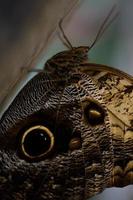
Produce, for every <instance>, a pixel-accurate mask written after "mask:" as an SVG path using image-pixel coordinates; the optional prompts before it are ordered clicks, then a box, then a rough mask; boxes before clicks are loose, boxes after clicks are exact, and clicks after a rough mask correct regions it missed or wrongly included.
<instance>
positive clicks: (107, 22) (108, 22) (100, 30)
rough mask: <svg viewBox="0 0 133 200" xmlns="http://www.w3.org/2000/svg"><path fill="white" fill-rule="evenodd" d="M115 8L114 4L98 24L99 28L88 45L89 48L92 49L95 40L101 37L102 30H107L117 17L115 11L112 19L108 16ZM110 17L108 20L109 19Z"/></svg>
mask: <svg viewBox="0 0 133 200" xmlns="http://www.w3.org/2000/svg"><path fill="white" fill-rule="evenodd" d="M115 9H116V5H114V6H113V7H112V8H111V10H110V12H109V13H108V15H107V17H106V18H105V20H104V21H103V23H102V25H101V26H100V29H99V31H98V33H97V35H96V38H95V40H94V41H93V43H92V44H91V45H90V47H89V49H92V47H93V46H94V45H95V44H96V42H97V41H98V40H99V39H100V38H101V36H102V35H103V34H104V32H105V31H106V30H107V28H108V27H109V26H110V25H111V24H112V23H113V21H114V20H115V19H116V18H117V16H118V15H119V13H118V12H117V13H116V14H115V15H114V17H113V18H112V19H110V17H111V16H112V14H113V13H114V11H115ZM109 19H110V20H109Z"/></svg>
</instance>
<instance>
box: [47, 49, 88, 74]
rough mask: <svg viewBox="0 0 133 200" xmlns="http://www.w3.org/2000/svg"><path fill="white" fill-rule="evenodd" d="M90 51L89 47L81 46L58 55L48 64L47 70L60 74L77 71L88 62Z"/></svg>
mask: <svg viewBox="0 0 133 200" xmlns="http://www.w3.org/2000/svg"><path fill="white" fill-rule="evenodd" d="M88 51H89V47H88V46H81V47H74V48H73V49H71V50H66V51H63V52H60V53H57V54H56V55H55V56H53V57H52V58H50V59H49V60H48V61H47V62H46V64H45V69H46V70H48V71H52V72H53V71H56V72H58V73H59V74H60V73H61V74H62V73H65V74H66V73H68V72H69V71H76V70H77V69H78V67H79V66H80V64H81V63H85V62H86V61H88Z"/></svg>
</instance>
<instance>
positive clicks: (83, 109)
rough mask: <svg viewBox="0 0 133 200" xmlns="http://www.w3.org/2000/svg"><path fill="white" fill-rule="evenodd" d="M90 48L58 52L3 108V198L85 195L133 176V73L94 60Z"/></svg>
mask: <svg viewBox="0 0 133 200" xmlns="http://www.w3.org/2000/svg"><path fill="white" fill-rule="evenodd" d="M88 50H89V48H88V47H77V48H73V49H71V50H68V51H64V52H61V53H59V54H57V55H55V56H53V57H52V58H51V59H50V60H48V61H47V63H46V65H45V69H44V71H43V72H41V73H39V74H38V75H36V76H35V77H34V78H33V79H32V80H30V81H29V82H28V84H27V85H26V86H25V87H24V88H23V89H22V91H20V93H19V94H18V95H17V97H16V98H15V99H14V101H13V102H12V104H11V105H10V106H9V108H8V109H7V111H6V112H5V113H4V115H3V117H2V119H1V122H0V158H1V159H0V196H1V197H2V198H3V200H9V199H12V200H13V199H14V200H15V199H18V200H21V199H25V200H29V199H37V200H43V199H47V200H53V199H54V200H63V199H64V200H83V199H87V198H89V197H91V196H93V195H95V194H97V193H99V192H101V191H103V190H104V189H105V188H106V187H111V186H120V187H123V186H125V185H128V184H132V183H133V172H132V171H133V115H132V114H133V79H132V77H130V76H128V75H126V74H125V73H123V72H120V71H119V70H115V69H112V68H109V67H107V66H100V65H98V64H90V63H89V62H88V55H87V53H88ZM45 70H46V71H45ZM36 132H37V133H39V134H38V135H40V136H41V138H42V139H44V143H40V138H39V139H38V136H37V134H36ZM51 135H52V136H51ZM32 139H33V140H32ZM31 140H32V142H31ZM41 141H42V140H41ZM51 141H52V142H51ZM33 144H35V145H33ZM41 145H42V146H44V145H45V146H46V147H47V148H48V149H47V150H46V151H45V150H44V152H43V150H42V149H40V148H39V146H41ZM29 148H31V149H29ZM40 152H41V153H40Z"/></svg>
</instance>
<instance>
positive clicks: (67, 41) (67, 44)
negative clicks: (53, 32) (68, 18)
mask: <svg viewBox="0 0 133 200" xmlns="http://www.w3.org/2000/svg"><path fill="white" fill-rule="evenodd" d="M62 22H63V20H62V19H61V20H60V21H59V29H60V31H61V33H62V36H63V38H64V39H65V41H66V43H65V42H63V43H64V44H65V45H66V46H67V47H68V48H71V49H73V46H72V44H71V42H70V41H69V40H68V38H67V36H66V34H65V32H64V30H63V27H62Z"/></svg>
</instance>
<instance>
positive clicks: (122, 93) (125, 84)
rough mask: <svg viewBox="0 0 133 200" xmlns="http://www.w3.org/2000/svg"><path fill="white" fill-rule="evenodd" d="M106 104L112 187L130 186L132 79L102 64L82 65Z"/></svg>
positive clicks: (132, 165) (132, 172) (132, 170)
mask: <svg viewBox="0 0 133 200" xmlns="http://www.w3.org/2000/svg"><path fill="white" fill-rule="evenodd" d="M80 71H82V72H84V73H87V74H89V75H90V76H91V77H92V79H93V81H94V82H95V83H96V85H97V86H98V88H99V90H100V93H101V94H102V96H103V99H104V101H105V103H106V105H107V109H108V112H109V118H110V126H111V130H112V139H113V150H114V169H113V172H112V181H111V182H112V185H114V186H124V185H128V184H133V77H132V76H130V75H128V74H126V73H124V72H122V71H120V70H118V69H114V68H111V67H108V66H105V65H99V64H92V63H87V64H86V63H85V64H82V65H81V67H80Z"/></svg>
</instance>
